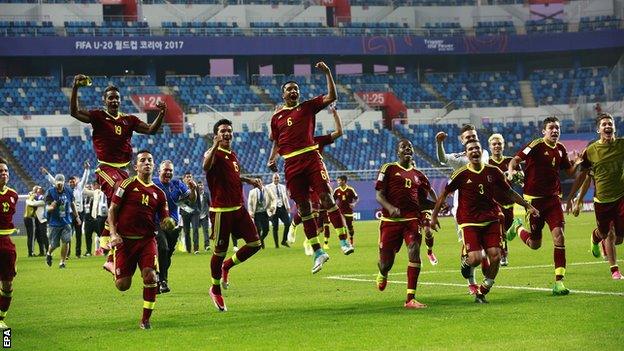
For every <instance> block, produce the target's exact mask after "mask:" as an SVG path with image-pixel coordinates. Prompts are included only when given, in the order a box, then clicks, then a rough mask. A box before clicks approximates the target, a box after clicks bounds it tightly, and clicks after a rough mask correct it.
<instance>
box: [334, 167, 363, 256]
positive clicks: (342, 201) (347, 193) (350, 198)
mask: <svg viewBox="0 0 624 351" xmlns="http://www.w3.org/2000/svg"><path fill="white" fill-rule="evenodd" d="M347 180H348V178H347V176H346V175H341V176H339V177H338V187H337V188H336V189H334V194H333V196H334V200H336V205H338V208H340V212H341V213H342V215H343V216H344V219H345V222H346V225H347V230H349V242H350V243H351V245H353V236H354V235H355V229H354V228H353V209H354V208H355V205H357V203H358V201H359V198H358V194H357V192H356V191H355V189H354V188H353V187H352V186H349V185H348V184H347Z"/></svg>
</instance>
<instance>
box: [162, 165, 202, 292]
mask: <svg viewBox="0 0 624 351" xmlns="http://www.w3.org/2000/svg"><path fill="white" fill-rule="evenodd" d="M173 175H174V166H173V162H172V161H171V160H164V161H162V162H161V163H160V166H159V167H158V177H154V178H153V179H152V181H153V182H154V184H156V186H157V187H159V188H160V189H161V190H162V191H163V192H164V193H165V196H166V197H167V207H168V208H169V216H170V217H171V218H172V219H173V220H174V221H175V227H174V229H173V230H170V231H169V230H163V229H160V230H158V235H157V236H156V243H157V244H158V271H159V272H158V283H159V287H158V292H159V293H168V292H170V291H171V289H170V288H169V284H168V279H169V267H171V256H173V253H174V252H175V247H176V243H177V242H178V237H179V236H180V231H181V230H182V227H181V226H180V209H179V207H178V204H179V203H183V202H186V203H194V202H195V199H196V195H197V194H196V192H195V188H196V184H195V181H193V180H190V181H189V182H188V185H189V186H188V187H187V186H186V184H185V183H184V182H182V181H181V180H180V179H173ZM156 219H157V220H158V219H159V218H158V216H157V217H156Z"/></svg>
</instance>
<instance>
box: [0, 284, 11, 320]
mask: <svg viewBox="0 0 624 351" xmlns="http://www.w3.org/2000/svg"><path fill="white" fill-rule="evenodd" d="M12 298H13V290H9V291H4V290H1V291H0V312H1V313H2V315H1V316H0V320H2V319H4V315H5V314H6V312H7V311H8V310H9V306H11V299H12Z"/></svg>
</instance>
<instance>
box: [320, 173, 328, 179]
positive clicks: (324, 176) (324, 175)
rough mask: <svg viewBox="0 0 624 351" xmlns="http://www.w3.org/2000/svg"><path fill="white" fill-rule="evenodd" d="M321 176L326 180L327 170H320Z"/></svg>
mask: <svg viewBox="0 0 624 351" xmlns="http://www.w3.org/2000/svg"><path fill="white" fill-rule="evenodd" d="M321 178H323V180H327V172H325V171H321Z"/></svg>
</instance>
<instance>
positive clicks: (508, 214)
mask: <svg viewBox="0 0 624 351" xmlns="http://www.w3.org/2000/svg"><path fill="white" fill-rule="evenodd" d="M513 210H514V208H513V206H511V207H509V208H504V207H502V206H501V211H503V216H504V217H505V218H504V219H503V222H502V223H503V231H507V229H509V228H511V225H512V224H513V220H514V212H513Z"/></svg>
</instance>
